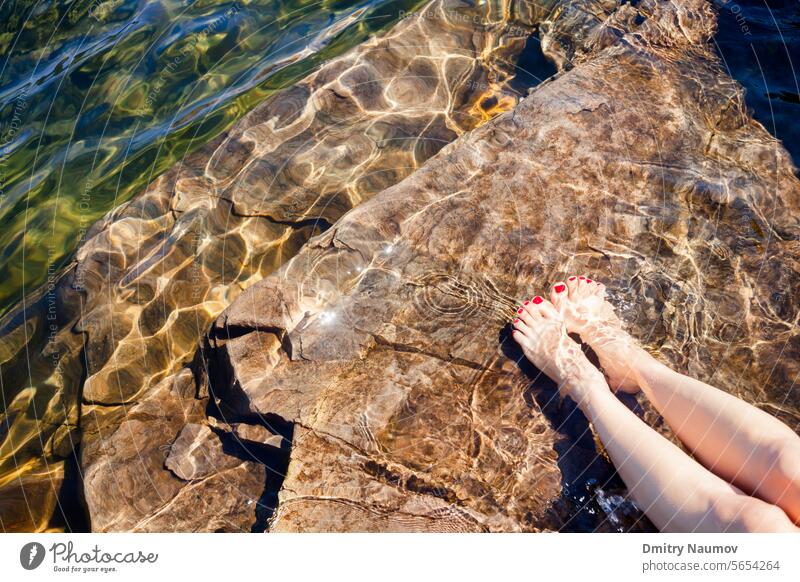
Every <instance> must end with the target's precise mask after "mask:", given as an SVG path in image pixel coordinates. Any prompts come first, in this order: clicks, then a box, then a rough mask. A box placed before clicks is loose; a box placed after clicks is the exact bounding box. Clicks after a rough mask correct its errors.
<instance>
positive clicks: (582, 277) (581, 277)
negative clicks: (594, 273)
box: [578, 275, 586, 281]
mask: <svg viewBox="0 0 800 582" xmlns="http://www.w3.org/2000/svg"><path fill="white" fill-rule="evenodd" d="M578 279H580V280H581V281H583V280H584V279H586V277H584V276H583V275H581V276H580V277H578Z"/></svg>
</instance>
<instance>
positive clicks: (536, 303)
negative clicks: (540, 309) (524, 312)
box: [533, 295, 544, 305]
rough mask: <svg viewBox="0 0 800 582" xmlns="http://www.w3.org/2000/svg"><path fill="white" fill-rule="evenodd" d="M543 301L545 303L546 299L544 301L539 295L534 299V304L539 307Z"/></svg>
mask: <svg viewBox="0 0 800 582" xmlns="http://www.w3.org/2000/svg"><path fill="white" fill-rule="evenodd" d="M542 301H544V299H542V298H541V297H539V296H538V295H537V296H536V297H534V298H533V304H534V305H539V304H540V303H541V302H542Z"/></svg>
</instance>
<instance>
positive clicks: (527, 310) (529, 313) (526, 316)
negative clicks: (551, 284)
mask: <svg viewBox="0 0 800 582" xmlns="http://www.w3.org/2000/svg"><path fill="white" fill-rule="evenodd" d="M537 297H539V296H538V295H537V296H536V297H534V298H533V300H532V301H528V302H526V303H527V305H524V306H523V307H522V313H520V314H518V315H517V317H518V318H519V319H521V320H522V321H524V322H525V323H526V324H527V325H528V326H531V325H533V324H534V322H536V321H537V320H538V319H539V317H541V316H540V315H539V310H538V302H537V301H536V298H537ZM540 299H541V298H540Z"/></svg>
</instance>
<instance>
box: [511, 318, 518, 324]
mask: <svg viewBox="0 0 800 582" xmlns="http://www.w3.org/2000/svg"><path fill="white" fill-rule="evenodd" d="M511 323H519V319H515V320H514V321H512V322H511Z"/></svg>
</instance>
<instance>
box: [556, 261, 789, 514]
mask: <svg viewBox="0 0 800 582" xmlns="http://www.w3.org/2000/svg"><path fill="white" fill-rule="evenodd" d="M587 281H588V282H587ZM561 286H563V287H564V288H563V289H562V288H561ZM551 296H552V298H553V302H554V304H555V305H556V307H557V309H558V310H559V312H560V313H561V314H562V316H563V317H564V322H565V325H566V327H567V329H568V331H569V332H571V333H572V332H574V333H577V334H579V335H580V336H581V339H582V340H583V341H585V342H586V343H587V344H589V346H590V347H591V348H592V349H593V350H594V351H595V353H597V355H598V358H599V359H600V364H601V366H602V367H603V369H604V371H605V372H606V373H607V374H608V376H609V382H610V383H611V386H612V388H618V389H622V390H627V391H633V390H635V389H637V388H641V389H642V391H644V393H645V395H646V396H647V397H648V398H649V399H650V401H651V402H652V404H653V406H655V408H656V409H657V410H658V411H659V412H660V413H661V415H662V416H663V417H664V419H665V420H666V422H667V424H668V425H669V426H670V428H672V430H673V431H675V434H676V435H677V436H678V438H679V439H680V440H681V441H682V442H683V443H684V444H685V445H686V446H687V448H689V450H691V451H692V453H693V454H694V455H695V456H696V457H697V459H698V460H699V461H700V462H701V463H703V465H705V466H706V467H707V468H709V469H710V470H711V471H713V472H714V473H715V474H717V475H719V476H720V477H722V478H723V479H725V480H726V481H728V482H730V483H733V484H734V485H736V486H737V487H739V488H740V489H742V490H743V491H745V492H747V493H748V494H751V495H755V496H757V497H759V498H761V499H764V500H765V501H768V502H769V503H773V504H775V505H777V506H779V507H780V508H781V509H783V511H785V512H786V514H787V515H788V516H789V517H790V518H791V519H792V520H793V521H794V522H795V523H798V524H800V437H798V436H797V435H796V434H795V433H794V431H792V430H791V429H790V428H789V427H787V426H786V425H784V424H783V423H781V422H780V421H779V420H777V419H776V418H774V417H772V416H771V415H769V414H767V413H766V412H764V411H762V410H759V409H757V408H755V407H754V406H751V405H750V404H747V403H746V402H744V401H743V400H740V399H738V398H736V397H734V396H731V395H730V394H728V393H726V392H723V391H722V390H719V389H717V388H714V387H713V386H709V385H708V384H705V383H703V382H700V381H699V380H695V379H693V378H690V377H688V376H684V375H682V374H679V373H677V372H675V371H673V370H671V369H669V368H668V367H666V366H665V365H663V364H661V363H660V362H658V361H657V360H656V359H655V358H653V357H652V356H651V355H650V354H648V353H647V352H646V351H645V350H643V349H642V348H641V347H639V346H638V345H637V344H636V342H635V341H634V340H633V339H632V338H631V337H630V336H629V335H628V334H627V333H625V332H624V331H623V330H622V329H621V327H620V325H619V320H618V319H617V317H616V316H615V315H614V313H613V308H612V307H611V305H610V304H609V303H608V302H607V301H606V300H605V289H604V287H603V286H602V284H598V283H597V282H594V281H591V280H590V279H586V278H583V277H581V278H578V277H574V278H573V277H571V278H570V279H568V280H567V281H566V283H557V284H556V285H554V286H553V289H552V291H551Z"/></svg>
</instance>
